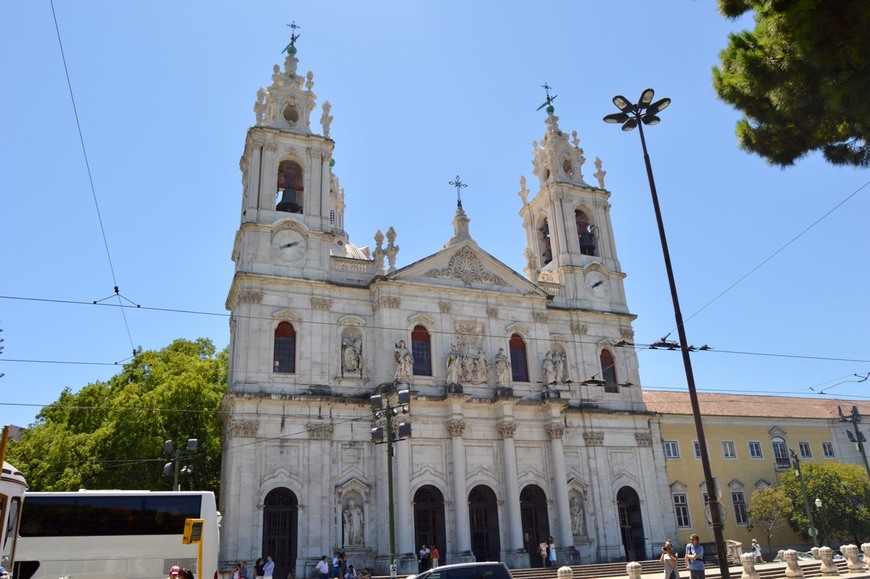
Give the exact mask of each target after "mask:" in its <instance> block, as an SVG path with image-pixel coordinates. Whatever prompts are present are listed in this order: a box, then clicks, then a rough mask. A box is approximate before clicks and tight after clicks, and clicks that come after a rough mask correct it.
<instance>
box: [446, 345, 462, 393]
mask: <svg viewBox="0 0 870 579" xmlns="http://www.w3.org/2000/svg"><path fill="white" fill-rule="evenodd" d="M461 364H462V361H461V360H460V356H459V350H457V349H456V344H451V345H450V353H449V354H447V383H448V384H459V372H460V366H461Z"/></svg>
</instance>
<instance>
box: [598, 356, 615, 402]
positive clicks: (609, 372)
mask: <svg viewBox="0 0 870 579" xmlns="http://www.w3.org/2000/svg"><path fill="white" fill-rule="evenodd" d="M600 358H601V379H602V380H604V391H605V392H611V393H615V392H619V387H618V386H617V383H616V362H615V361H614V360H613V354H611V353H610V350H601V356H600Z"/></svg>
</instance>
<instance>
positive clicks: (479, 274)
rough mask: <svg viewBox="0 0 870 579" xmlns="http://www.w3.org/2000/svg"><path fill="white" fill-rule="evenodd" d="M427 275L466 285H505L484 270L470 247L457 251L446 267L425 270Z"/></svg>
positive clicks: (497, 277)
mask: <svg viewBox="0 0 870 579" xmlns="http://www.w3.org/2000/svg"><path fill="white" fill-rule="evenodd" d="M426 275H427V276H429V277H442V278H450V279H458V280H460V281H461V282H462V283H464V284H465V285H466V286H470V285H471V284H472V283H475V282H477V283H487V284H491V285H507V282H505V280H504V279H502V278H501V277H499V276H497V275H494V274H492V273H490V272H489V271H487V270H486V268H485V267H484V266H483V263H481V261H480V259H479V258H478V257H477V254H476V253H475V252H474V250H472V249H471V248H470V247H463V248H462V249H460V250H459V251H457V252H456V253H455V254H454V255H453V257H451V258H450V261H449V262H448V263H447V267H443V268H434V269H430V270H429V271H427V272H426Z"/></svg>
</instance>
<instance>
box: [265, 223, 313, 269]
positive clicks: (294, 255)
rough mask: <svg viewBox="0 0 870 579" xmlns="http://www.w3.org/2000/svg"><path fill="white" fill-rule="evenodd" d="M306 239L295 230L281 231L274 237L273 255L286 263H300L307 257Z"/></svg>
mask: <svg viewBox="0 0 870 579" xmlns="http://www.w3.org/2000/svg"><path fill="white" fill-rule="evenodd" d="M306 248H307V247H306V243H305V237H304V236H303V235H302V234H301V233H299V232H298V231H296V230H295V229H281V230H280V231H276V232H275V234H274V235H272V253H273V254H274V255H275V256H277V257H278V258H279V259H281V260H284V261H298V260H300V259H302V258H303V257H304V256H305V250H306Z"/></svg>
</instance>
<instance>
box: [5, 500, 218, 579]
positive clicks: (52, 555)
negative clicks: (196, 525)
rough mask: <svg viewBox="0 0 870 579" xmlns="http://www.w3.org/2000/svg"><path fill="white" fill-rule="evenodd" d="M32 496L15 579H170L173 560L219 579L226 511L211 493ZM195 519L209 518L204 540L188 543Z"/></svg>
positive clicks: (202, 576)
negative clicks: (221, 520)
mask: <svg viewBox="0 0 870 579" xmlns="http://www.w3.org/2000/svg"><path fill="white" fill-rule="evenodd" d="M25 499H26V506H25V508H24V510H23V512H22V516H21V525H20V527H19V534H20V537H19V539H18V545H17V551H16V554H15V571H14V574H13V576H14V577H15V579H43V578H46V579H58V578H60V577H69V578H71V579H78V578H80V577H88V578H90V579H98V578H99V579H109V578H112V579H124V578H127V579H166V577H167V576H168V575H169V570H170V569H171V568H172V566H173V565H178V566H179V567H182V568H186V569H190V570H191V571H193V575H194V577H196V578H197V579H217V577H218V569H217V564H218V541H219V536H218V513H217V507H216V505H215V499H214V494H212V493H210V492H183V491H179V492H154V491H79V492H68V493H27V494H26V496H25ZM189 519H200V520H201V521H202V526H201V542H200V543H192V544H184V533H185V522H186V521H188V520H189ZM189 526H190V525H188V527H189ZM197 530H199V529H197ZM200 554H201V559H200Z"/></svg>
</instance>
